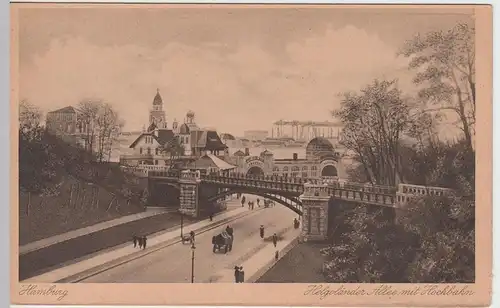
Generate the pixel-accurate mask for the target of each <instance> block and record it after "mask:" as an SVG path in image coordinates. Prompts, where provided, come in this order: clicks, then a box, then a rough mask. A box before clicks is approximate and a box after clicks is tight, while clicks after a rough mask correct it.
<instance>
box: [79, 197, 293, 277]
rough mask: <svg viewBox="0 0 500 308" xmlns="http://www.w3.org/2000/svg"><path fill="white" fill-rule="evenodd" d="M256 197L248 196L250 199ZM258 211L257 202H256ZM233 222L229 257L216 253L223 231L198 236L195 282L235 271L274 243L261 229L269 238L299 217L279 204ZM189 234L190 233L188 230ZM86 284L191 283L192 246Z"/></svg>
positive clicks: (153, 256) (172, 249)
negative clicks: (215, 239)
mask: <svg viewBox="0 0 500 308" xmlns="http://www.w3.org/2000/svg"><path fill="white" fill-rule="evenodd" d="M248 199H250V200H253V199H254V197H253V196H251V197H250V198H249V196H247V200H248ZM255 209H257V203H255ZM254 211H255V213H253V214H252V215H248V216H246V217H244V218H241V219H239V220H237V221H233V222H232V223H231V227H233V229H234V236H235V241H234V244H233V250H232V251H231V252H228V253H227V254H226V255H225V254H223V253H213V252H212V236H213V235H215V234H216V233H219V232H220V231H222V229H223V227H221V228H220V229H214V230H211V231H208V232H206V233H203V234H199V235H197V236H196V251H195V282H205V283H206V282H211V281H212V280H214V279H215V275H216V273H218V272H220V271H221V270H224V269H232V268H234V266H235V265H240V264H241V263H242V262H244V261H245V260H247V259H248V258H250V257H251V256H252V255H254V254H255V253H257V252H258V251H259V250H260V249H262V248H263V247H265V246H266V245H272V242H271V241H264V240H262V239H261V238H260V235H259V226H260V225H261V224H262V225H264V226H265V230H266V234H265V237H268V236H270V235H272V233H273V232H277V233H278V232H280V231H281V230H284V229H285V228H289V227H290V226H292V225H293V219H294V218H295V217H297V215H296V214H295V213H294V212H292V211H291V210H290V209H288V208H286V207H284V206H282V205H279V204H277V205H276V206H275V207H273V208H267V209H263V210H259V211H256V210H254ZM185 232H186V233H187V232H189V229H188V228H186V230H185ZM82 282H88V283H106V282H108V283H118V282H122V283H168V282H177V283H182V282H187V283H189V282H191V249H190V245H189V244H184V245H183V244H180V243H179V244H175V245H173V246H170V247H167V248H165V249H162V250H159V251H157V252H154V253H151V254H149V255H146V256H144V257H142V258H139V259H137V260H133V261H131V262H129V263H126V264H123V265H121V266H118V267H116V268H113V269H110V270H108V271H105V272H102V273H100V274H98V275H96V276H93V277H90V278H88V279H86V280H84V281H82Z"/></svg>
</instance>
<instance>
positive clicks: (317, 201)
mask: <svg viewBox="0 0 500 308" xmlns="http://www.w3.org/2000/svg"><path fill="white" fill-rule="evenodd" d="M299 198H300V200H301V202H302V230H301V233H300V240H301V241H304V242H307V241H322V240H325V239H326V238H327V235H328V207H329V204H328V202H329V200H330V198H331V197H330V195H329V194H328V187H327V185H326V184H325V185H324V188H323V187H319V188H318V185H312V184H304V193H303V194H302V195H301V196H300V197H299Z"/></svg>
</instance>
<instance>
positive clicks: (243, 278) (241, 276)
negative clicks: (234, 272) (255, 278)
mask: <svg viewBox="0 0 500 308" xmlns="http://www.w3.org/2000/svg"><path fill="white" fill-rule="evenodd" d="M239 273H240V274H239V278H240V279H239V280H240V283H242V282H244V281H245V271H244V270H243V266H240V270H239Z"/></svg>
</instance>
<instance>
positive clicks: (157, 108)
mask: <svg viewBox="0 0 500 308" xmlns="http://www.w3.org/2000/svg"><path fill="white" fill-rule="evenodd" d="M153 123H154V124H155V126H156V127H159V128H167V121H166V116H165V111H164V110H163V99H162V98H161V95H160V89H158V88H157V89H156V95H155V97H154V98H153V108H152V109H151V111H150V112H149V125H151V124H153Z"/></svg>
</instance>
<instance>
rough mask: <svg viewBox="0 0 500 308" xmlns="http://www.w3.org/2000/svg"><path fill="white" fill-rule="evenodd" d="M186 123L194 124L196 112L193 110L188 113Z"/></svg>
mask: <svg viewBox="0 0 500 308" xmlns="http://www.w3.org/2000/svg"><path fill="white" fill-rule="evenodd" d="M186 123H187V124H194V112H193V111H191V110H189V111H188V112H187V113H186Z"/></svg>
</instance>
